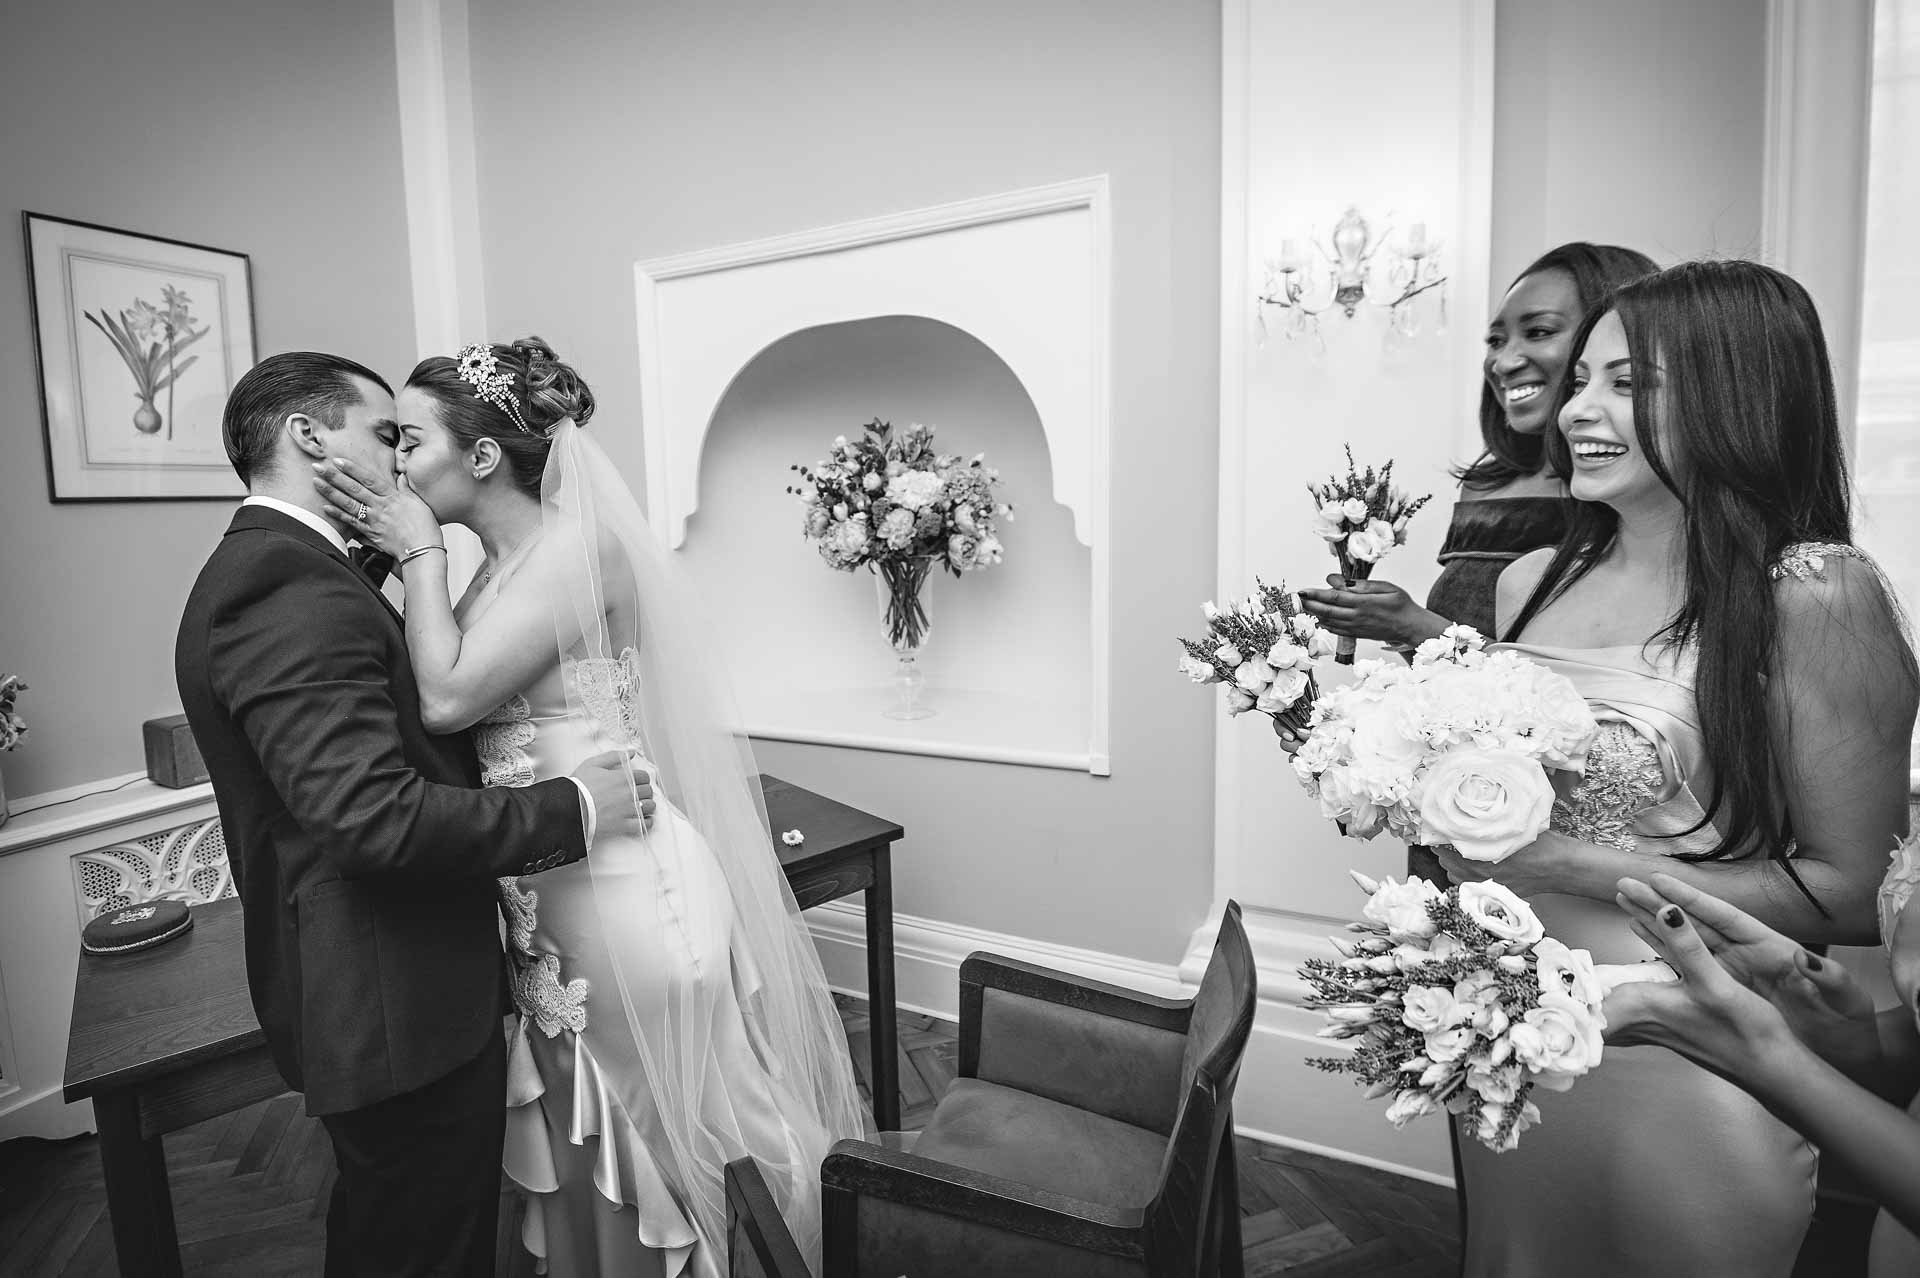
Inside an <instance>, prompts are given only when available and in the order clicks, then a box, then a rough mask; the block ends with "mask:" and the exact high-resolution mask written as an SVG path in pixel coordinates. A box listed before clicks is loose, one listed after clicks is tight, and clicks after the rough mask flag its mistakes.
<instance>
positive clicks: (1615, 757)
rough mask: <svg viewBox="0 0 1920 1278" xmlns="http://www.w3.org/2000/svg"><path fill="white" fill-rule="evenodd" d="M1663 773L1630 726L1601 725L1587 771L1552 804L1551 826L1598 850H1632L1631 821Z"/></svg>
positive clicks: (1656, 754)
mask: <svg viewBox="0 0 1920 1278" xmlns="http://www.w3.org/2000/svg"><path fill="white" fill-rule="evenodd" d="M1665 783H1666V774H1665V773H1664V772H1663V771H1662V770H1661V767H1660V752H1659V751H1658V750H1656V749H1654V746H1653V743H1652V742H1651V741H1648V740H1647V739H1646V738H1645V737H1643V736H1641V735H1640V734H1639V733H1638V732H1635V731H1634V730H1633V728H1632V726H1631V725H1629V724H1625V723H1621V722H1619V721H1618V720H1612V721H1609V722H1606V723H1602V724H1601V725H1600V731H1599V734H1598V735H1596V736H1595V737H1594V739H1593V747H1592V748H1591V749H1590V750H1588V752H1587V771H1586V774H1585V775H1584V776H1582V777H1581V778H1580V781H1579V783H1578V784H1576V785H1575V786H1574V787H1573V790H1572V792H1571V793H1569V794H1568V795H1567V797H1565V798H1563V799H1555V800H1554V802H1553V818H1552V828H1553V829H1555V830H1558V831H1559V832H1560V833H1562V834H1565V835H1569V836H1571V837H1572V838H1576V839H1579V840H1580V841H1581V842H1583V843H1595V844H1598V845H1599V846H1601V847H1603V848H1614V849H1616V850H1618V851H1621V852H1631V851H1633V850H1634V848H1635V847H1636V846H1637V844H1638V837H1637V836H1636V834H1635V832H1634V828H1633V823H1634V818H1635V817H1636V816H1638V815H1639V814H1640V813H1642V812H1644V811H1646V810H1647V809H1648V808H1649V807H1651V806H1653V802H1654V800H1655V798H1656V797H1657V796H1658V795H1659V793H1660V789H1661V787H1662V786H1663V785H1664V784H1665Z"/></svg>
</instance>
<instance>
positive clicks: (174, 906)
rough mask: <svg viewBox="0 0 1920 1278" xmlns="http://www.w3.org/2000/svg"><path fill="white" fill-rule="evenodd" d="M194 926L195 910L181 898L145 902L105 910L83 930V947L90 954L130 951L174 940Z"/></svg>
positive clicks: (126, 952)
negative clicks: (188, 906)
mask: <svg viewBox="0 0 1920 1278" xmlns="http://www.w3.org/2000/svg"><path fill="white" fill-rule="evenodd" d="M192 927H193V911H192V910H190V909H188V908H187V906H186V904H185V903H184V902H182V901H174V900H158V901H142V902H141V903H140V904H138V905H123V906H121V907H119V908H118V909H113V910H106V911H104V912H102V913H101V914H100V916H99V917H98V918H96V919H94V920H93V921H92V922H91V923H89V924H87V925H86V926H85V927H84V928H82V929H80V948H81V949H83V950H85V951H86V952H87V953H89V954H131V953H133V952H134V951H135V950H144V949H147V948H149V947H150V946H154V945H159V944H160V943H161V942H163V941H171V940H172V939H173V938H174V937H176V936H181V935H183V934H185V933H186V932H187V931H188V930H189V929H191V928H192Z"/></svg>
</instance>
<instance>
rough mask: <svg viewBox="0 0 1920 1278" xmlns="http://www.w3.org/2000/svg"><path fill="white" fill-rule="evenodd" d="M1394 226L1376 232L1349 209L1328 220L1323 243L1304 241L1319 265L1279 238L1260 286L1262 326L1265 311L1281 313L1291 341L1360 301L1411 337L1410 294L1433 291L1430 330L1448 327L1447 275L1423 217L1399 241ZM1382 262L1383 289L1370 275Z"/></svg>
mask: <svg viewBox="0 0 1920 1278" xmlns="http://www.w3.org/2000/svg"><path fill="white" fill-rule="evenodd" d="M1392 229H1393V228H1392V227H1390V226H1389V227H1383V228H1382V229H1381V230H1379V231H1378V232H1376V231H1374V229H1373V228H1372V226H1371V225H1370V224H1369V223H1368V222H1367V219H1366V218H1364V217H1362V216H1360V210H1358V209H1352V208H1350V209H1348V210H1347V211H1346V213H1345V215H1344V216H1342V217H1341V219H1340V220H1339V221H1338V222H1337V223H1335V224H1334V228H1333V234H1332V236H1330V237H1329V239H1328V242H1327V243H1326V244H1320V243H1318V242H1316V241H1309V243H1310V245H1311V246H1312V248H1314V249H1317V250H1318V251H1319V253H1320V256H1321V257H1323V258H1325V259H1326V269H1325V271H1324V272H1322V271H1321V270H1319V269H1318V268H1317V267H1316V265H1315V264H1314V263H1313V261H1312V260H1311V259H1310V258H1309V257H1308V255H1307V254H1306V253H1305V252H1302V251H1301V250H1300V249H1299V247H1298V245H1297V244H1296V242H1295V241H1293V240H1290V239H1288V240H1281V241H1280V255H1279V256H1278V257H1273V258H1269V259H1268V260H1267V278H1266V283H1265V284H1264V285H1263V286H1262V288H1261V290H1260V304H1259V306H1258V307H1257V308H1256V314H1257V317H1258V319H1259V321H1260V330H1261V332H1262V333H1263V334H1264V333H1265V332H1266V327H1267V308H1268V307H1275V308H1277V309H1278V310H1279V311H1280V312H1281V313H1282V314H1283V315H1284V316H1285V317H1286V318H1285V321H1284V322H1283V324H1282V326H1281V329H1280V331H1281V334H1282V335H1283V336H1285V337H1287V338H1289V339H1291V338H1295V337H1304V336H1307V335H1309V334H1311V335H1312V336H1314V337H1315V338H1318V337H1319V336H1320V315H1321V313H1322V312H1323V311H1326V310H1328V309H1330V308H1332V307H1335V306H1337V307H1339V308H1340V310H1341V311H1342V312H1343V313H1345V315H1346V316H1347V318H1348V319H1352V318H1353V316H1354V314H1355V313H1356V312H1357V311H1358V310H1359V309H1360V306H1361V305H1362V304H1363V303H1364V304H1366V305H1368V306H1375V307H1381V308H1384V309H1385V310H1386V312H1387V331H1388V333H1389V335H1398V336H1400V337H1414V336H1417V335H1418V334H1419V332H1420V318H1419V315H1418V311H1417V307H1416V299H1418V298H1420V297H1423V296H1427V295H1431V297H1432V301H1433V303H1434V309H1435V311H1436V323H1435V331H1436V332H1445V331H1446V326H1447V290H1446V283H1447V277H1446V274H1445V273H1444V271H1443V270H1442V268H1441V265H1440V257H1439V248H1440V246H1439V243H1438V241H1435V240H1429V239H1428V238H1427V226H1426V223H1424V222H1415V223H1414V224H1413V225H1412V226H1410V227H1408V228H1407V233H1406V235H1405V236H1404V237H1402V238H1399V239H1390V238H1389V235H1390V233H1391V231H1392ZM1376 258H1380V259H1383V261H1382V262H1381V263H1380V265H1382V266H1383V267H1384V271H1385V274H1384V279H1385V287H1380V285H1379V282H1378V281H1376V279H1375V264H1376V263H1375V259H1376Z"/></svg>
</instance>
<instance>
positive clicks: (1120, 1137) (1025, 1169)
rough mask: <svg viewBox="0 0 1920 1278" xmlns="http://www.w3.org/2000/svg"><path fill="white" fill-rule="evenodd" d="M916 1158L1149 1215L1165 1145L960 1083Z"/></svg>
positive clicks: (1069, 1110)
mask: <svg viewBox="0 0 1920 1278" xmlns="http://www.w3.org/2000/svg"><path fill="white" fill-rule="evenodd" d="M913 1152H914V1153H915V1154H917V1155H919V1156H920V1157H922V1158H931V1159H934V1160H935V1161H937V1162H943V1163H953V1164H955V1165H957V1166H960V1167H966V1168H969V1169H971V1170H973V1171H977V1172H984V1173H986V1174H987V1175H990V1176H1000V1177H1003V1178H1005V1179H1007V1180H1012V1181H1018V1182H1019V1183H1020V1184H1023V1185H1031V1186H1033V1187H1034V1188H1036V1189H1045V1190H1049V1191H1051V1192H1052V1193H1056V1194H1065V1195H1067V1196H1069V1197H1071V1198H1078V1199H1081V1200H1082V1201H1084V1202H1092V1203H1100V1204H1102V1205H1104V1206H1108V1207H1144V1206H1146V1205H1147V1203H1148V1202H1150V1201H1151V1200H1152V1199H1153V1196H1154V1193H1155V1192H1156V1191H1157V1190H1158V1189H1159V1186H1160V1166H1161V1163H1162V1162H1163V1161H1164V1160H1165V1157H1166V1152H1167V1138H1166V1137H1165V1136H1161V1135H1159V1134H1158V1133H1156V1132H1150V1131H1148V1130H1147V1129H1146V1128H1144V1127H1135V1126H1133V1125H1132V1124H1131V1123H1123V1122H1121V1121H1119V1120H1118V1119H1114V1118H1107V1117H1104V1116H1103V1115H1100V1114H1095V1113H1092V1112H1090V1111H1088V1110H1084V1109H1076V1108H1074V1107H1073V1106H1071V1105H1062V1104H1061V1103H1060V1102H1058V1101H1051V1100H1046V1099H1044V1098H1042V1097H1039V1096H1033V1095H1029V1094H1028V1093H1026V1092H1020V1091H1015V1090H1014V1089H1012V1088H1010V1087H1001V1086H999V1085H998V1084H996V1083H985V1082H981V1081H980V1080H979V1079H977V1078H960V1079H955V1080H954V1083H953V1086H952V1087H951V1088H949V1089H948V1091H947V1094H946V1095H945V1096H944V1097H942V1098H941V1101H940V1105H939V1108H937V1109H935V1110H934V1111H933V1118H932V1120H931V1121H930V1122H928V1123H927V1126H926V1129H925V1130H924V1131H922V1132H921V1133H920V1139H918V1140H916V1141H915V1142H914V1143H913Z"/></svg>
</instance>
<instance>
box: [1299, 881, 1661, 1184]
mask: <svg viewBox="0 0 1920 1278" xmlns="http://www.w3.org/2000/svg"><path fill="white" fill-rule="evenodd" d="M1353 878H1354V882H1356V883H1358V884H1359V885H1360V888H1361V890H1362V891H1364V892H1366V893H1367V895H1368V900H1367V904H1366V908H1365V910H1364V911H1363V914H1364V918H1365V922H1361V923H1352V924H1349V925H1348V926H1349V928H1350V930H1351V931H1353V932H1357V933H1359V935H1358V937H1353V938H1348V939H1346V940H1341V939H1337V938H1336V939H1335V940H1334V942H1333V944H1334V947H1335V948H1336V949H1338V950H1339V951H1340V954H1341V957H1340V958H1339V959H1338V960H1334V959H1308V960H1307V962H1306V964H1305V965H1304V966H1303V967H1302V969H1301V975H1302V976H1304V977H1305V978H1306V981H1307V984H1308V985H1310V986H1311V987H1312V989H1313V996H1312V998H1311V999H1310V1004H1311V1005H1312V1006H1314V1007H1318V1008H1320V1009H1321V1010H1322V1011H1323V1012H1324V1013H1325V1014H1326V1017H1327V1021H1328V1024H1327V1026H1326V1028H1324V1029H1322V1030H1321V1031H1320V1037H1322V1038H1334V1039H1348V1040H1356V1041H1355V1042H1354V1044H1353V1046H1354V1051H1353V1052H1352V1053H1351V1054H1350V1055H1346V1056H1335V1057H1320V1058H1317V1059H1314V1060H1311V1061H1309V1062H1308V1063H1309V1064H1311V1065H1313V1066H1315V1067H1316V1068H1319V1069H1323V1070H1327V1071H1329V1072H1331V1073H1344V1074H1353V1075H1355V1076H1356V1078H1357V1081H1358V1082H1359V1083H1361V1084H1362V1085H1363V1086H1364V1087H1365V1088H1366V1094H1367V1096H1368V1097H1369V1098H1374V1099H1377V1098H1379V1097H1382V1096H1391V1097H1392V1098H1393V1099H1392V1102H1391V1103H1390V1104H1389V1105H1388V1106H1387V1121H1388V1122H1390V1123H1392V1124H1393V1125H1394V1126H1395V1127H1403V1126H1405V1125H1406V1124H1407V1123H1408V1122H1409V1121H1411V1120H1412V1119H1415V1118H1418V1117H1420V1116H1422V1115H1424V1114H1432V1113H1437V1112H1439V1111H1440V1110H1443V1109H1444V1110H1446V1111H1447V1112H1449V1113H1452V1114H1457V1115H1459V1116H1460V1117H1461V1118H1462V1119H1463V1120H1464V1122H1465V1124H1466V1128H1465V1130H1467V1131H1469V1132H1471V1133H1472V1135H1473V1136H1474V1137H1475V1139H1477V1140H1479V1141H1480V1142H1481V1143H1482V1144H1483V1145H1485V1146H1487V1148H1489V1149H1491V1150H1493V1151H1495V1152H1496V1153H1499V1152H1504V1151H1505V1150H1509V1149H1512V1148H1513V1147H1514V1146H1515V1145H1516V1144H1518V1143H1519V1140H1520V1134H1521V1133H1522V1132H1524V1131H1525V1130H1526V1129H1527V1128H1529V1127H1531V1126H1533V1125H1534V1124H1535V1123H1538V1122H1539V1121H1540V1110H1539V1108H1538V1107H1537V1106H1536V1105H1534V1103H1533V1102H1532V1101H1531V1100H1529V1099H1528V1097H1529V1095H1530V1094H1531V1093H1532V1091H1533V1089H1534V1088H1536V1087H1541V1088H1545V1089H1546V1090H1548V1091H1552V1092H1561V1091H1565V1090H1567V1089H1568V1088H1569V1087H1571V1086H1573V1081H1574V1079H1576V1078H1578V1077H1580V1075H1582V1074H1584V1073H1586V1072H1587V1071H1588V1070H1590V1069H1592V1068H1593V1067H1594V1066H1596V1065H1598V1064H1599V1063H1600V1057H1601V1049H1602V1042H1601V1032H1602V1031H1603V1030H1605V1029H1606V1027H1607V1018H1606V1016H1605V1015H1604V1014H1603V1013H1602V1012H1601V1006H1600V1005H1601V1002H1602V1001H1603V1000H1604V999H1605V997H1606V995H1607V992H1608V991H1609V990H1611V989H1613V988H1615V987H1616V986H1619V985H1623V984H1626V983H1627V982H1630V981H1672V980H1677V979H1678V977H1677V976H1676V975H1675V973H1674V971H1673V969H1672V968H1670V967H1668V966H1667V965H1666V964H1665V963H1661V962H1657V961H1656V962H1651V963H1630V964H1617V965H1605V966H1596V965H1595V964H1594V962H1593V958H1592V956H1591V955H1590V954H1588V953H1587V951H1585V950H1572V949H1568V948H1567V947H1566V946H1565V945H1562V944H1561V943H1560V942H1559V941H1556V940H1554V939H1553V938H1552V937H1549V936H1547V935H1545V932H1544V930H1543V929H1542V928H1541V926H1540V920H1539V918H1538V917H1537V916H1536V915H1535V914H1534V912H1533V910H1532V908H1531V907H1530V906H1528V905H1527V903H1526V902H1525V901H1523V900H1521V899H1520V898H1519V897H1517V896H1515V895H1514V894H1513V893H1512V892H1511V891H1509V890H1508V889H1506V888H1504V887H1502V886H1500V885H1499V884H1498V883H1490V882H1489V883H1463V884H1461V885H1460V886H1459V887H1453V888H1448V889H1446V890H1445V891H1444V892H1443V891H1441V890H1440V889H1439V888H1438V887H1436V886H1435V885H1433V884H1432V883H1429V882H1427V881H1426V880H1425V879H1409V880H1408V881H1407V882H1405V883H1398V882H1395V881H1394V880H1393V879H1387V880H1385V881H1384V882H1378V883H1376V882H1375V881H1373V880H1372V879H1370V878H1368V877H1366V876H1365V875H1363V874H1358V873H1356V874H1354V876H1353Z"/></svg>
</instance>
